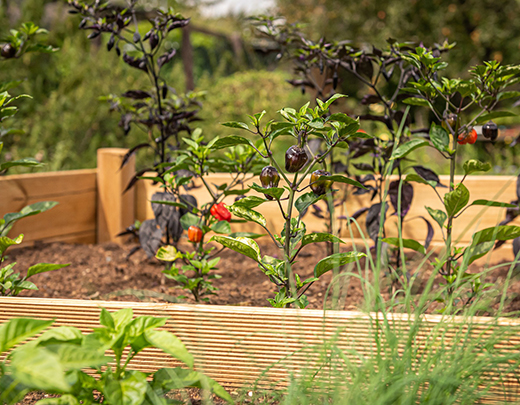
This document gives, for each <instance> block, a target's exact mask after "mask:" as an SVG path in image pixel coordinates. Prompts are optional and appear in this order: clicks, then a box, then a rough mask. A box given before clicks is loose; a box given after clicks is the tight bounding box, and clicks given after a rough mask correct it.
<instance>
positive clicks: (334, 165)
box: [256, 17, 453, 291]
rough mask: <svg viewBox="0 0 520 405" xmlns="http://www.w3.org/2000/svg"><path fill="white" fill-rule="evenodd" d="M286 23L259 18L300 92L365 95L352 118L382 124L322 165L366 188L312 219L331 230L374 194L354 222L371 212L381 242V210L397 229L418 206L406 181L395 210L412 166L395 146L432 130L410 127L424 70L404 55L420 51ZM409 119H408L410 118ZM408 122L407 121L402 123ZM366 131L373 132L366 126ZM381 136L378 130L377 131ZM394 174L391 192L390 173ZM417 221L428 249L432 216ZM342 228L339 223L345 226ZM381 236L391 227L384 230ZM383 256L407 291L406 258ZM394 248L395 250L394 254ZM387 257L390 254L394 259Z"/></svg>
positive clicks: (429, 176) (370, 227) (445, 47)
mask: <svg viewBox="0 0 520 405" xmlns="http://www.w3.org/2000/svg"><path fill="white" fill-rule="evenodd" d="M280 21H281V19H279V18H273V17H259V18H258V19H257V21H256V25H257V26H258V30H259V32H260V33H261V35H265V36H267V37H268V38H269V39H270V40H271V41H273V42H274V43H275V44H276V45H277V49H276V50H277V51H278V52H279V57H280V59H281V58H282V57H287V58H289V59H291V61H292V63H293V68H294V76H295V77H294V79H292V80H290V81H289V83H291V84H292V85H293V86H295V87H301V89H302V92H308V93H310V94H311V95H312V96H314V97H316V98H317V97H328V96H330V94H333V93H334V92H335V91H336V90H337V88H339V89H340V90H343V91H345V90H347V89H348V90H349V91H351V92H355V93H357V94H363V96H361V97H360V101H359V103H358V104H357V105H356V106H355V107H354V108H353V110H354V111H352V112H350V115H352V116H357V117H358V118H359V119H360V121H361V123H362V124H364V125H367V124H368V123H369V122H373V123H377V126H378V128H379V131H380V132H381V133H380V134H379V135H377V136H371V137H366V138H360V139H356V140H353V141H352V142H349V145H348V148H347V149H341V148H338V149H337V150H336V151H334V152H333V153H331V154H329V156H328V159H327V160H326V161H325V162H324V164H325V167H327V170H330V171H331V172H333V173H345V174H346V175H347V176H352V177H354V178H355V179H356V180H357V181H359V182H360V183H361V184H363V185H364V186H365V187H364V188H357V189H354V190H349V191H347V192H345V190H341V191H340V192H339V193H335V194H334V196H333V198H332V199H330V200H328V201H327V212H323V210H322V209H321V208H320V207H318V206H315V207H313V211H312V214H313V215H315V216H317V217H319V218H323V219H326V221H327V228H328V230H329V231H332V229H333V223H334V217H336V219H337V218H341V219H343V220H347V219H348V218H347V216H345V215H340V216H338V215H335V211H336V208H337V207H341V206H343V205H344V203H345V202H346V201H347V200H348V197H349V194H353V195H363V194H369V195H370V200H371V205H369V206H366V207H363V208H362V209H360V210H359V211H357V212H355V213H351V215H352V217H353V218H355V219H357V218H359V217H361V216H362V215H363V214H365V215H366V220H365V224H366V231H367V234H368V235H369V237H370V238H371V239H372V240H373V241H374V242H377V238H378V234H379V225H380V224H379V223H380V221H381V222H382V223H383V224H385V223H386V222H387V220H388V219H390V218H391V216H390V215H387V209H385V210H383V211H382V210H381V207H382V205H391V206H392V207H393V208H394V213H393V215H395V216H397V221H398V222H399V223H398V227H401V228H402V227H403V226H405V221H410V220H411V219H408V218H406V215H407V214H408V212H409V210H410V207H411V205H412V202H413V196H414V187H413V184H412V183H406V182H405V183H404V186H403V187H402V191H401V193H402V198H401V201H400V205H401V209H400V210H398V207H397V205H398V204H397V190H398V185H399V184H400V180H401V179H402V176H403V173H404V170H406V169H407V167H406V164H407V161H406V160H403V159H396V160H394V159H391V155H392V152H393V150H394V148H395V147H398V146H399V145H401V144H403V143H405V142H406V141H407V140H409V139H410V136H411V135H413V134H414V133H420V132H425V131H427V128H412V122H413V119H412V117H411V116H410V114H406V115H405V111H406V107H407V105H406V104H407V103H406V101H405V102H404V103H403V100H404V99H406V98H407V95H406V94H403V93H402V90H403V89H404V88H405V87H407V86H408V83H409V82H411V81H414V80H416V79H418V78H419V72H418V68H417V67H416V66H415V65H414V64H412V63H410V62H409V61H408V60H407V59H406V58H405V57H404V56H405V55H406V54H407V53H408V52H411V51H413V50H414V48H413V46H412V44H411V43H406V42H405V43H399V42H397V41H396V40H393V39H389V40H388V41H387V42H388V46H387V48H385V49H379V48H377V47H375V46H370V47H366V46H362V47H361V46H356V45H354V44H353V42H352V41H326V40H325V39H324V38H320V39H319V40H317V41H315V40H313V39H312V38H309V37H308V36H306V35H305V34H304V33H303V32H301V31H300V29H299V26H298V25H297V24H284V23H280ZM452 48H453V45H451V44H449V43H443V44H436V45H434V46H432V47H431V48H430V51H431V52H432V53H434V54H435V55H441V54H443V53H446V52H448V51H449V50H450V49H452ZM405 117H406V119H405ZM403 120H404V121H403ZM401 123H403V131H401V133H400V136H398V129H399V127H400V126H401ZM367 128H368V127H367ZM360 131H362V132H366V131H364V130H363V129H361V130H360ZM379 131H378V132H379ZM317 143H318V145H316V143H315V146H314V148H315V149H316V150H317V151H320V150H323V147H324V144H323V142H321V146H319V141H318V142H317ZM412 169H413V170H414V171H415V172H416V173H417V174H418V175H419V176H421V177H423V178H424V179H425V180H427V181H435V182H436V183H437V187H443V185H442V184H441V183H440V181H439V177H438V175H437V174H436V173H435V172H433V171H432V170H431V169H429V168H426V167H424V166H422V165H419V164H415V165H413V166H412ZM392 174H393V175H395V179H393V180H392V181H391V182H390V188H389V189H388V190H386V186H387V184H386V182H387V177H386V176H387V175H392ZM415 220H420V221H424V222H425V223H426V226H427V233H426V235H425V242H424V245H425V247H426V248H428V246H429V244H430V242H431V240H432V238H433V235H434V230H433V226H432V225H431V223H430V221H429V220H428V219H427V218H424V217H420V218H415ZM340 224H341V222H340ZM383 230H384V231H383V232H385V230H386V228H385V227H383ZM382 249H383V250H384V252H385V253H384V254H385V256H388V264H389V268H390V271H389V273H388V275H389V277H390V280H391V289H392V290H394V291H395V290H396V289H399V288H401V287H402V278H403V277H404V275H403V274H402V272H401V266H402V263H401V259H402V258H401V255H400V254H399V252H398V251H397V250H396V249H392V248H391V246H388V245H387V244H386V243H384V244H383V246H382ZM388 250H390V251H389V252H388ZM388 253H389V254H388Z"/></svg>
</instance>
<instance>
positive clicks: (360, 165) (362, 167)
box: [352, 163, 374, 172]
mask: <svg viewBox="0 0 520 405" xmlns="http://www.w3.org/2000/svg"><path fill="white" fill-rule="evenodd" d="M352 166H354V167H355V168H356V169H358V170H364V171H369V172H373V171H374V167H373V166H372V165H370V164H368V163H354V164H353V165H352Z"/></svg>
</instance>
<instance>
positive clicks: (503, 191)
mask: <svg viewBox="0 0 520 405" xmlns="http://www.w3.org/2000/svg"><path fill="white" fill-rule="evenodd" d="M440 177H441V182H442V183H443V184H448V181H449V176H440ZM230 178H231V177H230V175H226V174H211V175H210V176H209V177H208V183H210V184H211V183H213V184H224V183H229V180H230ZM461 178H462V177H461V176H458V177H456V181H460V180H461ZM392 179H393V178H391V179H390V180H392ZM253 182H256V183H257V184H259V181H258V179H253V180H252V181H249V182H247V183H246V186H247V185H250V184H251V183H253ZM196 184H197V185H200V184H198V183H197V182H196ZM303 184H304V185H306V182H304V183H303ZM464 184H465V185H466V187H467V188H468V189H469V191H470V194H471V197H470V202H471V201H474V200H477V199H488V200H496V201H502V202H510V201H512V200H515V199H516V177H514V176H469V177H468V178H467V179H466V180H465V182H464ZM413 186H414V200H413V202H412V207H411V209H410V212H409V213H408V214H407V216H406V222H405V226H404V230H403V236H404V237H405V238H413V239H416V240H419V241H421V240H424V239H425V238H426V234H427V226H426V223H425V222H424V220H423V219H422V218H421V217H424V218H427V219H428V220H429V221H430V223H431V224H432V226H433V227H434V231H435V233H434V238H433V242H434V243H440V242H442V235H441V231H440V228H439V226H438V225H437V224H436V223H435V222H434V221H433V220H432V219H431V217H430V215H429V214H428V212H427V210H426V208H425V207H426V206H428V207H431V208H434V209H440V208H442V202H441V201H440V200H439V198H438V196H437V195H436V194H435V192H434V191H433V189H432V188H431V187H429V186H426V185H423V184H417V183H413ZM335 188H339V189H341V190H342V192H346V193H348V196H347V200H346V201H347V202H346V204H343V205H342V206H339V207H336V210H337V211H336V216H338V217H342V216H351V215H352V214H353V213H355V212H356V211H357V210H359V209H360V208H363V207H369V206H370V205H371V204H372V202H371V201H370V193H369V194H365V195H360V196H358V195H352V188H351V187H350V186H349V187H346V188H345V187H342V186H341V185H338V184H336V185H335ZM157 190H158V186H153V185H152V184H151V182H149V181H142V182H140V185H139V187H138V188H137V194H136V215H137V219H138V220H140V221H143V220H145V219H149V218H152V217H153V212H152V211H151V207H149V203H148V202H147V201H149V200H150V197H151V195H152V194H153V193H154V192H155V191H157ZM437 190H438V192H439V194H440V196H441V197H443V196H444V194H445V193H446V192H447V191H448V189H447V188H437ZM191 193H192V194H193V195H194V196H195V197H196V198H197V200H198V202H199V204H202V203H205V202H208V201H209V195H208V194H207V192H206V190H205V189H204V188H203V187H199V188H197V189H195V190H192V191H191ZM251 194H252V195H258V196H261V195H260V194H259V193H256V192H254V191H251ZM224 201H225V202H226V203H227V204H232V203H233V201H234V197H233V196H230V197H228V198H226V199H225V200H224ZM285 204H287V203H286V202H285ZM319 206H320V207H321V208H322V209H325V204H324V203H323V202H320V204H319ZM284 207H285V206H284ZM255 210H257V211H258V212H260V213H262V214H263V215H264V216H265V217H266V219H267V226H268V227H269V228H270V229H271V230H272V231H274V232H277V233H279V232H280V226H281V225H280V224H283V218H282V216H281V214H280V210H279V208H278V206H277V204H276V202H267V203H264V204H262V205H261V206H259V207H257V208H255ZM309 211H312V210H309ZM393 212H394V210H393V208H392V207H390V208H389V211H388V214H387V215H388V218H389V220H388V221H387V225H386V231H387V236H397V226H396V221H395V218H396V217H395V216H391V214H393ZM365 215H366V214H363V215H362V216H361V217H360V219H359V220H358V223H359V227H360V229H361V230H362V231H363V232H364V233H366V231H365ZM504 217H505V209H504V208H494V207H471V208H469V209H467V210H466V211H465V212H464V213H463V214H462V215H461V216H460V217H459V218H458V219H456V220H455V231H454V236H453V237H454V240H455V241H457V242H458V243H461V244H467V243H469V242H470V241H471V236H472V234H473V232H474V231H476V230H480V229H483V228H487V227H493V226H496V225H497V224H498V223H499V222H500V221H501V220H503V219H504ZM304 222H305V224H306V225H307V230H308V231H314V232H324V231H325V230H326V229H325V225H324V222H323V220H322V219H319V218H317V217H315V216H313V215H312V214H311V212H309V213H307V214H306V216H305V217H304ZM514 224H516V225H520V219H517V220H515V222H514ZM339 226H340V235H341V237H342V238H344V239H360V238H361V233H360V232H359V229H358V228H357V227H356V226H355V225H352V227H351V229H349V228H348V226H347V224H346V221H344V220H339ZM233 230H234V231H236V232H239V231H252V232H261V231H262V228H261V227H260V226H258V225H254V224H233Z"/></svg>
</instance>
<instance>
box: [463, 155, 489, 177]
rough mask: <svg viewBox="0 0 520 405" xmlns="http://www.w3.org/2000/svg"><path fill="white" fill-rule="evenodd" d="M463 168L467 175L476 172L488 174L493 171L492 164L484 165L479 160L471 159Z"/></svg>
mask: <svg viewBox="0 0 520 405" xmlns="http://www.w3.org/2000/svg"><path fill="white" fill-rule="evenodd" d="M462 168H463V169H464V174H465V175H468V174H471V173H475V172H487V171H488V170H491V163H488V162H486V163H484V162H481V161H480V160H477V159H470V160H467V161H466V162H464V165H463V166H462Z"/></svg>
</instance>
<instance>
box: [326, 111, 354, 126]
mask: <svg viewBox="0 0 520 405" xmlns="http://www.w3.org/2000/svg"><path fill="white" fill-rule="evenodd" d="M327 121H328V122H330V121H339V122H343V123H345V124H354V123H359V121H358V120H356V119H354V118H352V117H349V116H348V115H347V114H345V113H334V114H331V115H330V117H329V118H328V119H327Z"/></svg>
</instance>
